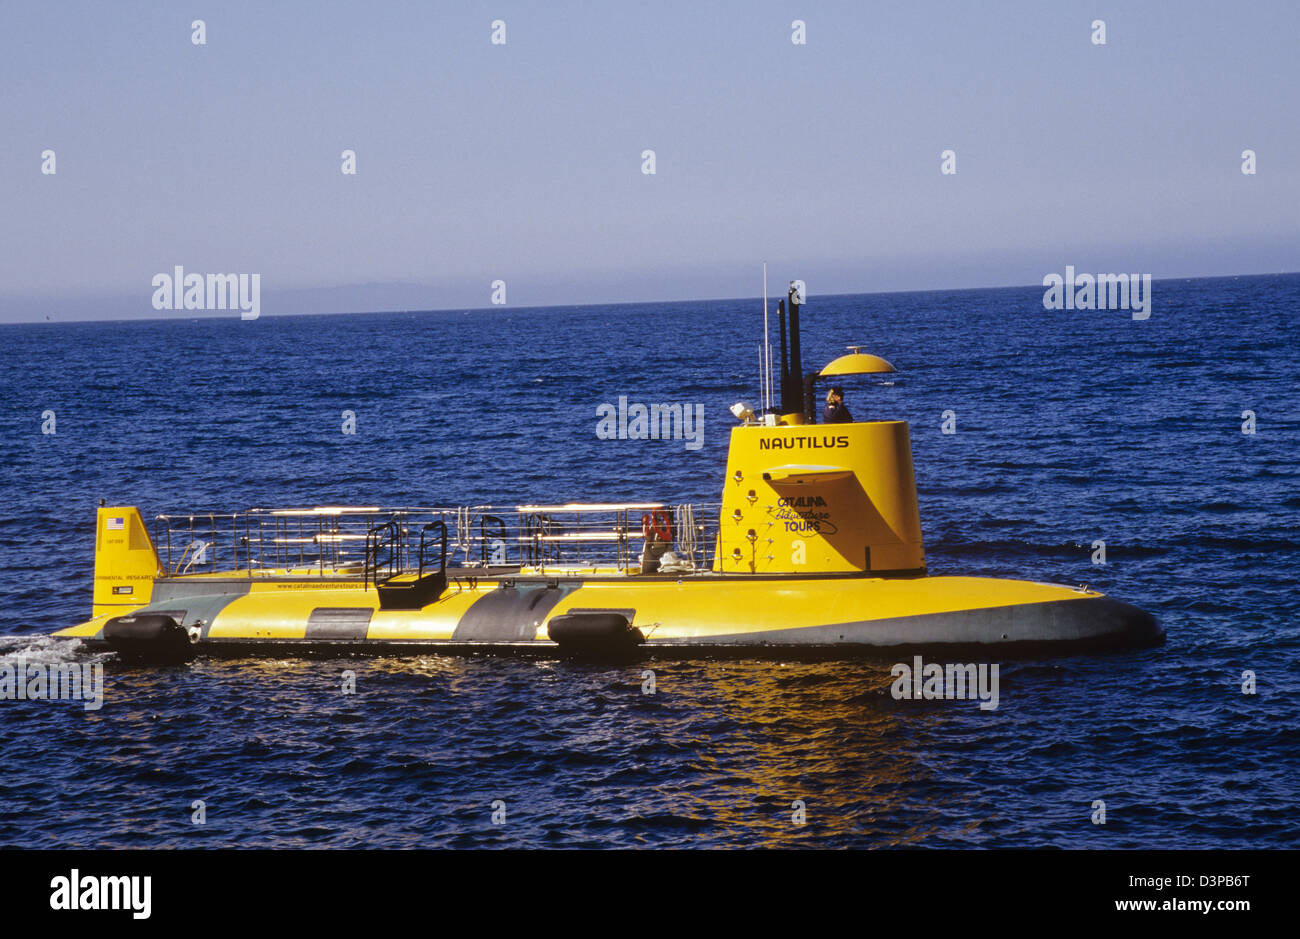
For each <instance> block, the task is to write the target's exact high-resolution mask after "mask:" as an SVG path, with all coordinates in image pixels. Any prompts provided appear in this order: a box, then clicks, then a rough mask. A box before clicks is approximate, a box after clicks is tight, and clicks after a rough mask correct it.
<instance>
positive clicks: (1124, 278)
mask: <svg viewBox="0 0 1300 939" xmlns="http://www.w3.org/2000/svg"><path fill="white" fill-rule="evenodd" d="M1043 286H1044V287H1046V288H1047V290H1046V291H1045V292H1044V293H1043V309H1044V310H1132V311H1133V318H1134V319H1135V320H1144V319H1148V318H1150V316H1151V275H1150V274H1140V275H1139V274H1098V275H1097V276H1096V277H1094V276H1093V275H1092V274H1076V273H1075V272H1074V265H1073V264H1068V265H1066V268H1065V277H1064V278H1062V277H1061V275H1060V274H1048V275H1046V276H1045V277H1044V278H1043Z"/></svg>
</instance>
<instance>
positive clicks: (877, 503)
mask: <svg viewBox="0 0 1300 939" xmlns="http://www.w3.org/2000/svg"><path fill="white" fill-rule="evenodd" d="M787 302H788V303H789V348H788V349H787V344H786V324H787V321H786V303H787ZM803 302H804V285H803V282H802V281H792V282H791V284H790V290H789V293H788V294H787V298H786V300H785V301H782V302H781V303H780V304H779V305H778V309H777V317H778V321H779V324H780V339H781V344H780V372H779V375H780V383H781V389H780V413H776V412H774V411H773V410H772V409H771V408H770V401H769V406H768V407H766V408H765V409H764V411H763V413H761V414H755V413H754V412H753V411H752V410H751V409H749V408H748V407H745V406H744V405H737V406H736V407H734V408H733V409H732V413H733V414H735V415H736V416H737V418H739V419H740V420H741V422H742V423H741V424H740V425H739V426H737V427H733V428H732V429H731V441H730V445H729V449H728V454H727V471H726V480H725V482H724V484H723V492H722V509H721V517H720V519H719V527H718V550H717V552H716V554H715V556H714V569H715V570H717V571H720V572H726V573H754V574H763V573H772V574H778V573H779V574H799V573H806V574H826V573H842V574H846V575H849V574H854V573H857V574H867V575H876V576H908V575H921V574H924V573H925V544H924V540H923V538H922V535H921V513H920V509H919V507H918V505H917V499H916V477H915V474H914V471H913V468H912V440H911V435H910V433H909V431H908V426H907V422H906V421H898V420H883V421H861V422H853V423H835V424H818V423H817V422H816V421H817V412H816V403H817V397H816V387H817V383H818V382H819V381H822V380H825V379H829V378H834V377H839V376H849V375H864V374H879V373H885V372H893V371H894V367H893V366H892V365H890V364H889V362H887V361H885V360H884V359H882V358H880V357H879V356H875V355H868V354H865V353H863V352H861V351H860V347H858V346H850V347H849V349H850V352H849V354H848V355H842V356H840V357H839V358H837V359H835V360H834V361H833V362H831V363H830V364H829V365H827V366H826V367H825V368H823V369H822V370H821V371H820V372H811V373H809V374H807V375H801V371H802V368H801V364H800V342H799V309H800V307H801V306H802V305H803ZM764 313H765V315H766V310H765V311H764ZM765 371H770V368H769V369H765ZM764 397H765V398H766V399H770V398H771V397H772V395H771V392H770V389H769V388H767V386H766V384H765V394H764Z"/></svg>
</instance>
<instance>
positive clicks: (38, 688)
mask: <svg viewBox="0 0 1300 939" xmlns="http://www.w3.org/2000/svg"><path fill="white" fill-rule="evenodd" d="M0 701H84V702H86V703H85V708H86V710H87V711H98V710H99V709H100V708H102V707H103V706H104V666H103V665H102V664H100V663H99V662H28V661H27V660H26V659H24V658H18V659H16V660H13V661H7V662H0Z"/></svg>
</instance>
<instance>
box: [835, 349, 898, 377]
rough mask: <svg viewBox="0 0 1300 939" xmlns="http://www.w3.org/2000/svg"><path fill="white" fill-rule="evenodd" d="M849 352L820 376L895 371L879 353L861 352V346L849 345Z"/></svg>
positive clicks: (836, 360)
mask: <svg viewBox="0 0 1300 939" xmlns="http://www.w3.org/2000/svg"><path fill="white" fill-rule="evenodd" d="M847 348H848V349H849V354H848V355H842V356H840V357H839V358H838V359H835V360H834V361H833V362H831V363H830V364H829V365H827V366H826V367H825V368H824V369H822V370H821V372H819V373H818V377H819V378H832V377H834V376H836V375H873V374H879V373H881V372H892V371H895V368H894V366H892V365H890V364H889V363H888V362H886V361H885V360H884V359H882V358H881V357H880V356H878V355H868V354H867V353H865V352H861V351H859V350H861V348H862V347H861V346H848V347H847Z"/></svg>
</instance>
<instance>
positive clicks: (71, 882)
mask: <svg viewBox="0 0 1300 939" xmlns="http://www.w3.org/2000/svg"><path fill="white" fill-rule="evenodd" d="M152 896H153V878H152V877H150V876H149V875H148V874H145V875H143V876H138V875H137V876H132V877H126V876H120V877H110V876H107V875H104V876H100V877H95V876H93V875H82V873H81V872H80V871H79V870H77V868H75V867H74V868H73V869H72V872H71V873H70V874H69V875H68V876H67V877H63V876H58V877H55V878H53V879H52V880H51V881H50V909H52V910H130V911H131V917H132V918H133V919H148V918H149V914H150V913H151V912H152V909H153V902H152Z"/></svg>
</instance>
